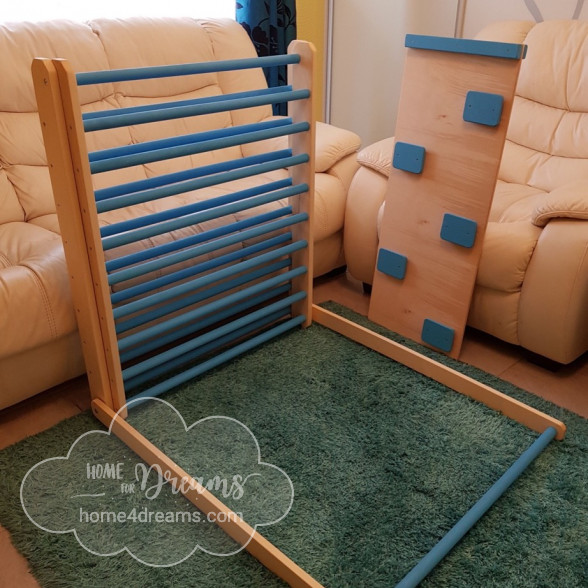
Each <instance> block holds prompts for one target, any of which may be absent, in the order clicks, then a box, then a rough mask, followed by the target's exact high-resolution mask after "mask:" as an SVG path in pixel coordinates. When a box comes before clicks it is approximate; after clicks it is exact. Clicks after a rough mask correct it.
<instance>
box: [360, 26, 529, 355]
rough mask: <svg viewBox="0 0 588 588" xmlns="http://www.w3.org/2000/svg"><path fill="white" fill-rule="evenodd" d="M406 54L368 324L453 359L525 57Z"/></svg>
mask: <svg viewBox="0 0 588 588" xmlns="http://www.w3.org/2000/svg"><path fill="white" fill-rule="evenodd" d="M406 47H407V48H408V49H407V56H406V65H405V70H404V79H403V85H402V91H401V98H400V105H399V111H398V119H397V126H396V143H395V148H394V155H393V159H392V170H391V173H390V177H389V180H388V187H387V192H386V199H385V211H384V215H383V219H382V225H381V230H380V243H379V251H378V259H377V264H376V271H375V274H374V281H373V289H372V296H371V301H370V308H369V318H370V319H371V320H373V321H374V322H377V323H379V324H381V325H383V326H385V327H387V328H389V329H391V330H393V331H396V332H397V333H400V334H401V335H404V336H406V337H409V338H411V339H413V340H415V341H418V342H420V343H423V344H425V345H428V346H430V347H433V348H435V349H437V350H439V351H443V352H445V353H447V354H448V355H450V356H451V357H458V356H459V352H460V348H461V343H462V339H463V333H464V330H465V325H466V321H467V317H468V311H469V306H470V301H471V297H472V293H473V289H474V285H475V280H476V272H477V269H478V264H479V260H480V256H481V253H482V242H483V240H484V232H485V228H486V223H487V220H488V214H489V211H490V205H491V202H492V196H493V193H494V188H495V185H496V178H497V175H498V168H499V165H500V159H501V156H502V150H503V147H504V140H505V136H506V130H507V127H508V121H509V118H510V112H511V109H512V103H513V98H514V91H515V87H516V82H517V79H518V74H519V69H520V64H521V60H522V59H523V58H524V54H525V47H524V46H522V45H516V44H508V43H494V42H486V41H474V40H465V39H451V38H440V37H426V36H418V35H408V36H407V38H406Z"/></svg>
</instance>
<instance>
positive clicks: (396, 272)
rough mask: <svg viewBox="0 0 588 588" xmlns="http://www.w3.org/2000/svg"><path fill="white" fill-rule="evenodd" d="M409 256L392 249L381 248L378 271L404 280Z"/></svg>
mask: <svg viewBox="0 0 588 588" xmlns="http://www.w3.org/2000/svg"><path fill="white" fill-rule="evenodd" d="M406 264H407V258H406V256H405V255H401V254H400V253H396V252H395V251H390V250H389V249H384V248H383V247H381V248H380V251H379V252H378V264H377V267H378V271H380V272H382V273H383V274H386V275H387V276H392V277H393V278H396V279H397V280H404V276H405V275H406Z"/></svg>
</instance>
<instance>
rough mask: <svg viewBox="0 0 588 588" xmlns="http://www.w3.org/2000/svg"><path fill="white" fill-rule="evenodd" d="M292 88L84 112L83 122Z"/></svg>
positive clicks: (281, 87) (276, 92)
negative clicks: (115, 114) (113, 115)
mask: <svg viewBox="0 0 588 588" xmlns="http://www.w3.org/2000/svg"><path fill="white" fill-rule="evenodd" d="M291 91H292V86H278V87H276V88H263V89H261V90H249V91H248V92H234V93H233V94H218V95H216V96H205V97H204V98H191V99H189V100H176V101H174V102H156V103H155V104H144V105H142V106H129V107H125V108H116V109H113V108H109V109H108V110H98V111H95V112H84V113H83V114H82V120H83V121H84V122H85V121H87V120H93V119H96V118H105V117H108V116H112V114H113V113H114V112H116V113H117V114H133V113H135V112H150V111H152V110H162V109H166V108H171V107H175V106H192V105H195V104H210V103H212V102H224V101H225V100H235V99H237V98H252V97H254V96H260V95H263V94H270V93H271V94H280V93H283V92H291Z"/></svg>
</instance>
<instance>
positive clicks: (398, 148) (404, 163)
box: [392, 141, 425, 174]
mask: <svg viewBox="0 0 588 588" xmlns="http://www.w3.org/2000/svg"><path fill="white" fill-rule="evenodd" d="M392 166H393V167H395V168H396V169H400V170H402V171H407V172H410V173H412V174H420V173H422V172H423V168H424V166H425V148H424V147H421V146H420V145H413V144H411V143H404V142H403V141H396V143H395V144H394V156H393V157H392Z"/></svg>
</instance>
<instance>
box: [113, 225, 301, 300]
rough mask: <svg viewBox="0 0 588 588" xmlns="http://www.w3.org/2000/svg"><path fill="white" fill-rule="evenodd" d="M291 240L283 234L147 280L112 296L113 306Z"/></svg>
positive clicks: (290, 235)
mask: <svg viewBox="0 0 588 588" xmlns="http://www.w3.org/2000/svg"><path fill="white" fill-rule="evenodd" d="M291 240H292V233H282V234H281V235H277V236H276V237H272V238H271V239H264V240H263V241H260V242H259V243H255V244H253V245H249V246H248V247H243V248H242V249H237V251H231V252H230V253H226V254H225V255H219V256H218V257H213V258H212V259H208V260H206V261H203V262H201V263H197V264H195V265H193V266H191V267H186V268H184V269H181V270H178V271H175V272H171V273H169V274H166V275H163V276H160V277H159V278H154V279H152V280H147V281H146V282H143V283H142V284H137V285H136V286H131V287H130V288H126V289H125V290H122V291H121V292H115V293H114V294H112V295H111V297H110V299H111V301H112V303H113V304H115V303H116V304H120V303H121V302H124V301H125V300H129V299H131V298H135V297H136V296H141V295H142V294H146V293H147V292H151V291H153V290H157V289H158V288H163V287H164V286H169V285H170V284H173V283H174V282H179V281H181V280H185V279H186V278H190V277H193V276H197V275H198V274H201V273H204V272H207V271H210V270H213V269H216V268H217V267H220V266H222V265H226V264H227V263H231V262H233V261H237V260H239V259H243V258H244V257H247V256H248V255H254V254H256V253H259V252H260V251H265V250H266V249H269V248H270V247H275V246H277V245H283V244H284V243H287V242H288V241H291Z"/></svg>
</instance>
